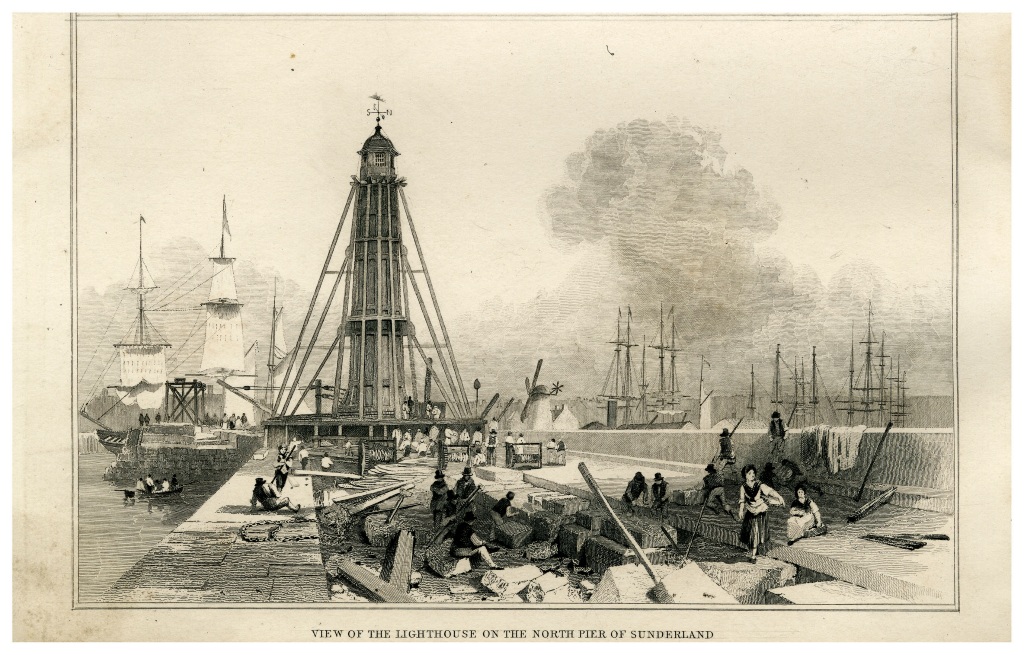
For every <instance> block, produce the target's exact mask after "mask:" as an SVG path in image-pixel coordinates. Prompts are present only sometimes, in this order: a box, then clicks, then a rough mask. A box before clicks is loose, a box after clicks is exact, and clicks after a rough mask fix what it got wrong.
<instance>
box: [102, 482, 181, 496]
mask: <svg viewBox="0 0 1024 655" xmlns="http://www.w3.org/2000/svg"><path fill="white" fill-rule="evenodd" d="M184 488H185V487H182V486H180V485H179V486H177V487H174V488H173V489H168V490H167V491H163V490H160V491H139V490H137V489H118V491H123V492H124V497H125V498H162V497H164V496H173V495H176V494H180V493H181V492H182V490H183V489H184Z"/></svg>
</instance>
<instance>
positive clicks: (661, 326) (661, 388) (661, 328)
mask: <svg viewBox="0 0 1024 655" xmlns="http://www.w3.org/2000/svg"><path fill="white" fill-rule="evenodd" d="M660 316H661V318H660V320H659V322H658V392H659V393H665V303H661V310H660Z"/></svg>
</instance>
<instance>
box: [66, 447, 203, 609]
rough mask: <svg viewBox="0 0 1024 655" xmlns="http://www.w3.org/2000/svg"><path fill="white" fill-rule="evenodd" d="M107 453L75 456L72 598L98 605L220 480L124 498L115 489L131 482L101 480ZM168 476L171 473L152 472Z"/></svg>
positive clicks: (189, 513)
mask: <svg viewBox="0 0 1024 655" xmlns="http://www.w3.org/2000/svg"><path fill="white" fill-rule="evenodd" d="M112 461H113V455H110V454H107V453H103V454H91V455H79V457H78V462H79V467H78V485H79V486H78V600H79V601H80V602H90V601H98V600H101V599H102V595H103V593H104V592H105V591H106V590H107V589H108V588H109V587H110V586H111V585H113V584H114V583H115V582H117V580H118V579H119V578H120V577H121V576H122V575H124V573H125V572H126V571H127V570H128V569H130V568H131V567H132V565H134V564H135V563H136V562H138V561H139V560H140V559H142V556H143V555H145V554H146V553H147V552H148V551H149V550H150V549H151V548H153V546H155V545H156V544H158V543H160V541H161V540H162V539H163V538H164V537H165V536H167V534H168V533H169V532H171V531H172V530H174V529H175V528H176V527H178V526H179V525H181V523H182V522H184V521H185V520H186V519H188V518H189V517H190V516H192V514H194V513H195V511H196V510H197V509H198V508H199V507H200V506H201V505H202V504H203V503H204V502H206V500H207V499H208V498H209V497H210V496H211V495H213V492H215V491H216V490H217V489H218V488H219V487H220V486H221V484H222V483H223V480H217V481H205V482H196V483H192V484H189V485H187V486H186V487H185V490H184V491H182V493H180V494H175V495H173V496H170V497H168V498H160V499H156V500H152V499H139V500H127V499H125V497H124V493H123V492H122V491H120V489H124V488H131V487H133V486H134V483H132V484H127V483H111V482H105V481H104V480H103V471H104V469H106V468H107V466H108V465H109V464H110V463H111V462H112ZM153 474H154V476H155V477H161V478H163V477H170V476H171V475H172V474H174V471H153Z"/></svg>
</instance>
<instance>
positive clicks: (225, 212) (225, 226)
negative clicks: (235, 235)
mask: <svg viewBox="0 0 1024 655" xmlns="http://www.w3.org/2000/svg"><path fill="white" fill-rule="evenodd" d="M221 229H222V230H223V231H224V232H227V234H228V236H231V228H230V227H228V197H227V195H226V194H225V196H224V221H223V223H222V224H221Z"/></svg>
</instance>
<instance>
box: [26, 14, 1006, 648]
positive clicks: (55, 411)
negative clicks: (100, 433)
mask: <svg viewBox="0 0 1024 655" xmlns="http://www.w3.org/2000/svg"><path fill="white" fill-rule="evenodd" d="M365 25H367V26H368V25H370V23H365ZM480 25H481V28H482V29H486V30H488V31H489V33H490V34H492V35H493V37H494V38H496V39H500V36H501V31H502V29H506V28H505V27H504V26H503V25H504V24H503V23H501V22H487V21H483V22H482V23H481V24H480ZM571 25H572V23H571V22H570V23H566V24H565V26H566V27H567V28H570V26H571ZM614 27H615V29H616V30H618V31H620V32H621V36H622V38H623V39H625V40H628V39H636V40H638V41H642V39H641V38H640V36H641V35H640V34H639V33H638V32H636V31H637V30H640V29H642V28H638V27H636V26H628V25H626V24H614ZM222 29H223V30H225V35H226V36H227V35H229V34H230V30H231V29H232V28H231V24H230V23H228V22H225V23H223V24H222ZM404 29H409V24H408V23H407V24H406V25H405V26H404ZM631 30H634V32H632V33H631V32H630V31H631ZM957 42H958V52H959V58H958V64H957V66H958V72H959V93H958V107H957V116H958V121H957V125H958V140H957V141H958V146H959V155H958V162H959V167H958V176H957V180H958V188H959V201H960V204H959V227H958V229H959V233H958V234H959V252H958V262H959V268H958V272H959V279H958V291H959V294H958V299H959V306H958V312H957V317H958V339H957V342H956V346H957V370H958V374H959V387H958V389H957V393H958V396H957V400H958V403H957V405H958V410H959V422H958V425H959V444H960V449H959V452H960V461H959V479H960V484H961V489H960V491H961V494H962V495H961V498H960V510H961V511H960V514H959V521H960V523H959V538H960V541H959V548H960V557H959V584H960V586H959V591H960V598H959V605H960V610H959V611H957V612H927V611H915V612H909V613H899V614H896V613H884V612H876V611H865V612H847V613H836V612H830V613H828V614H827V615H825V614H821V613H816V612H813V611H809V610H803V609H801V610H795V611H783V610H766V609H760V608H744V610H743V611H738V612H715V611H711V610H701V611H698V612H695V611H688V612H685V613H682V614H680V613H678V612H673V611H672V610H671V609H668V608H664V607H655V608H653V611H652V610H651V608H645V609H644V610H642V611H641V610H632V609H610V608H601V609H598V610H596V611H595V610H594V608H589V607H588V608H580V609H578V610H577V609H573V610H560V611H557V612H552V611H550V610H549V611H546V612H537V611H531V610H525V609H524V610H509V609H508V608H507V607H501V608H500V611H499V612H494V611H486V610H475V609H472V610H467V609H466V608H459V609H457V610H456V609H451V610H448V609H439V608H437V607H424V608H422V609H419V608H417V609H407V610H401V609H387V608H384V607H381V606H359V607H352V606H346V607H344V608H340V607H337V606H335V607H330V608H324V609H315V610H306V609H288V610H271V609H267V608H262V607H258V608H253V609H246V610H201V609H196V610H193V609H168V610H155V611H154V610H127V609H118V610H100V609H72V601H71V599H72V595H71V585H72V580H71V574H72V561H71V553H72V550H71V549H72V539H73V529H72V516H73V511H74V508H73V504H72V499H73V496H72V485H71V481H72V479H73V472H72V469H71V451H70V447H71V444H72V439H71V438H70V436H71V434H72V432H73V428H72V425H71V420H72V417H73V414H74V410H73V407H74V402H73V399H72V396H71V392H72V388H73V386H74V384H73V377H72V375H71V369H70V363H71V357H72V354H71V337H70V335H71V326H72V316H71V309H72V292H71V280H73V274H74V270H75V264H76V260H75V259H74V257H75V256H76V254H77V253H75V251H74V249H73V248H72V246H71V238H72V236H73V232H72V227H71V224H70V220H69V216H70V211H69V207H70V205H69V202H70V200H71V197H70V193H69V189H70V179H69V170H70V157H69V155H70V152H71V146H72V144H71V143H70V140H69V134H70V125H69V120H68V119H69V105H70V91H71V89H70V87H69V84H70V79H71V75H70V69H69V65H70V59H69V56H68V55H69V30H68V20H67V17H66V16H58V15H49V16H41V15H18V16H16V17H15V21H14V123H15V130H14V190H15V195H14V243H15V257H14V266H13V268H14V285H15V286H14V299H15V300H14V316H15V322H14V370H15V375H14V394H15V398H14V409H13V418H14V421H13V442H14V464H15V465H14V526H13V528H14V534H13V542H14V583H15V589H14V628H15V632H14V635H15V638H16V639H19V640H81V641H93V640H102V641H107V640H138V641H147V640H197V639H198V640H224V641H233V640H234V641H241V640H245V641H250V640H268V641H275V640H309V639H311V636H310V630H311V629H313V628H359V629H362V630H364V631H365V630H368V629H372V628H391V629H394V628H396V627H402V628H407V629H412V628H431V629H453V628H458V629H468V628H477V629H485V628H489V629H517V630H529V629H533V628H536V629H541V628H543V629H556V628H562V627H567V626H569V625H572V626H574V627H577V628H597V627H603V628H606V629H616V628H618V629H625V630H630V629H639V628H644V629H676V630H678V629H689V630H711V631H714V633H715V639H717V640H730V641H745V640H756V641H761V640H766V641H803V640H856V641H859V640H871V641H875V640H883V639H885V640H907V641H928V640H998V639H1006V638H1008V636H1009V607H1010V602H1009V598H1010V592H1009V589H1010V578H1009V564H1010V549H1009V524H1010V520H1009V519H1010V504H1009V488H1010V484H1009V482H1010V472H1009V468H1010V467H1009V464H1008V462H1009V457H1008V455H1009V435H1010V430H1009V427H1010V426H1009V357H1008V355H1009V351H1010V331H1009V262H1010V249H1009V246H1010V240H1009V125H1010V123H1009V121H1010V106H1009V90H1010V89H1009V43H1010V33H1009V18H1008V17H1004V16H979V15H961V16H959V19H958V37H957ZM445 47H446V45H445V44H444V43H438V44H437V48H438V49H439V50H440V51H442V52H443V51H444V48H445ZM435 54H436V53H435ZM780 56H784V53H783V54H781V55H780ZM764 63H765V64H766V65H767V64H769V62H764ZM775 63H776V64H777V63H778V62H775ZM451 65H452V68H453V69H454V70H457V69H458V67H459V62H458V60H457V59H456V60H453V61H452V64H451ZM553 66H554V67H557V64H553ZM82 91H83V90H82V89H79V92H80V93H81V92H82ZM472 91H473V90H472V89H471V88H470V89H467V93H472ZM558 92H559V91H558V83H557V77H556V76H552V81H551V86H550V88H542V89H537V98H538V103H539V104H540V103H542V102H543V97H544V96H545V95H546V94H552V93H555V94H556V93H558ZM163 100H165V99H154V101H163ZM780 102H785V99H784V98H783V99H780ZM108 109H109V111H112V112H116V111H117V108H116V107H110V108H108ZM452 110H453V111H458V108H453V109H452ZM342 120H343V119H342ZM79 175H80V176H81V175H88V171H81V170H80V171H79ZM496 200H500V199H496ZM93 247H96V246H95V244H94V245H93ZM33 407H36V408H38V407H47V408H49V409H48V410H47V411H40V410H38V409H31V408H33ZM42 462H46V463H47V466H46V470H45V473H44V472H43V471H42V469H41V468H40V466H39V464H40V463H42ZM44 476H45V477H44ZM43 484H45V485H46V488H47V491H48V493H40V485H43ZM979 499H984V500H979ZM494 609H498V608H494ZM750 611H753V612H755V614H748V613H747V612H750ZM271 615H272V617H271ZM754 617H756V618H754ZM748 619H751V620H748ZM364 634H365V633H364ZM364 638H365V637H364Z"/></svg>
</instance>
